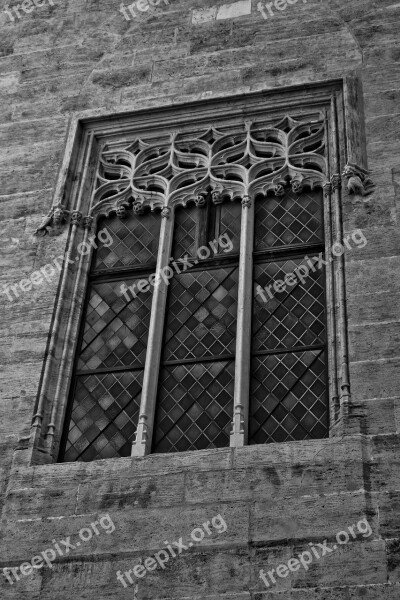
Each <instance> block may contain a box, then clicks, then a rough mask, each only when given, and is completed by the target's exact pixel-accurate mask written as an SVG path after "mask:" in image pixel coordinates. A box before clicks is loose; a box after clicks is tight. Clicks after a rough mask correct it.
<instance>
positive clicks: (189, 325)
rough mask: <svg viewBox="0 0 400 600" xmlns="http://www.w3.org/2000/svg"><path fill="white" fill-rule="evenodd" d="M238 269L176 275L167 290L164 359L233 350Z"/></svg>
mask: <svg viewBox="0 0 400 600" xmlns="http://www.w3.org/2000/svg"><path fill="white" fill-rule="evenodd" d="M237 286H238V268H237V267H235V266H233V267H221V268H217V269H209V270H208V271H191V272H190V271H189V272H187V273H181V274H180V275H177V276H176V277H175V278H174V279H173V280H172V281H171V285H170V290H169V298H168V311H167V322H166V328H165V340H164V352H163V356H164V361H170V360H188V359H199V358H210V357H214V356H219V355H223V354H233V353H234V351H235V336H236V312H237Z"/></svg>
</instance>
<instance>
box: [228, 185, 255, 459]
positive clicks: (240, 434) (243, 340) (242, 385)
mask: <svg viewBox="0 0 400 600" xmlns="http://www.w3.org/2000/svg"><path fill="white" fill-rule="evenodd" d="M253 238H254V200H250V198H249V197H248V196H244V198H243V200H242V221H241V231H240V258H239V289H238V312H237V333H236V362H235V391H234V414H233V422H232V432H231V440H230V445H231V446H233V447H240V446H244V445H245V444H247V439H248V420H249V418H248V415H249V393H250V352H249V349H250V345H251V311H252V297H253Z"/></svg>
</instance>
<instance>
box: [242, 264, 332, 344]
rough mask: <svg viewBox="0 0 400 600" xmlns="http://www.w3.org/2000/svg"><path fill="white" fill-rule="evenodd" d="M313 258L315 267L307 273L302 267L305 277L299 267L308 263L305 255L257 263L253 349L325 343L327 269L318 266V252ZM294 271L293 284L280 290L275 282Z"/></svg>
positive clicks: (255, 271) (290, 279)
mask: <svg viewBox="0 0 400 600" xmlns="http://www.w3.org/2000/svg"><path fill="white" fill-rule="evenodd" d="M321 257H322V256H321ZM310 258H311V261H312V265H313V268H314V269H315V271H314V272H313V271H312V270H311V269H310V268H309V267H308V268H309V274H308V275H307V276H306V277H305V276H304V273H305V271H304V270H300V271H298V273H300V275H302V281H301V280H300V279H299V278H297V277H296V269H298V268H299V267H300V265H307V261H306V260H305V258H304V257H302V258H288V259H287V260H280V261H276V262H268V263H264V264H256V265H255V267H254V298H255V300H254V307H253V352H258V351H262V350H275V349H277V348H287V349H289V348H293V347H296V346H311V345H314V344H324V343H325V270H324V269H322V268H318V264H319V257H318V255H312V254H311V255H310ZM292 274H293V277H291V278H288V280H287V281H289V282H293V285H287V284H284V285H285V288H286V289H284V290H283V291H281V292H276V291H275V289H274V287H273V285H274V283H275V282H278V281H281V282H283V283H284V280H285V277H286V276H288V277H289V276H290V275H292ZM258 286H261V288H263V291H262V294H263V295H261V294H260V293H259V291H260V290H259V288H258ZM271 296H272V297H271ZM266 300H267V301H266Z"/></svg>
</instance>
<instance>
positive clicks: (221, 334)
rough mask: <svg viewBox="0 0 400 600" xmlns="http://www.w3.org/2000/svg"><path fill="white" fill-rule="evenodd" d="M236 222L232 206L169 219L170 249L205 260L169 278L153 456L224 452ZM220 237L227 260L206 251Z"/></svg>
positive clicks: (237, 210) (229, 410) (236, 205)
mask: <svg viewBox="0 0 400 600" xmlns="http://www.w3.org/2000/svg"><path fill="white" fill-rule="evenodd" d="M240 218H241V204H240V202H226V203H223V204H221V205H217V206H215V205H212V204H211V203H210V202H207V205H206V206H204V207H201V208H200V207H196V208H195V207H193V208H189V210H187V209H186V210H177V212H176V220H175V232H174V238H175V248H178V247H179V251H180V252H181V253H182V255H184V254H185V253H188V254H189V255H190V256H191V257H192V258H194V257H195V255H196V252H197V249H198V248H200V247H201V246H203V245H204V246H208V248H209V249H210V251H211V252H210V257H209V258H208V259H207V260H204V261H202V260H199V262H198V263H197V264H196V265H194V266H193V267H192V269H190V271H186V272H182V273H180V274H177V275H175V277H174V278H173V280H172V281H171V284H170V286H169V291H168V301H167V317H166V323H165V328H164V343H163V351H162V362H161V369H160V379H159V389H158V397H157V410H156V419H155V427H154V437H153V451H154V452H160V453H161V452H182V451H185V450H201V449H206V448H221V447H225V446H229V434H230V430H231V422H232V418H233V390H234V379H235V343H236V315H237V292H238V273H239V268H238V252H239V243H240ZM224 234H225V235H224ZM220 236H224V237H223V238H222V239H223V243H224V244H225V248H227V245H226V240H227V239H228V237H229V240H230V241H231V242H232V246H233V247H232V249H231V251H230V252H228V253H227V252H224V249H223V247H221V245H218V247H217V246H215V248H216V252H215V253H214V251H213V250H211V247H210V244H209V243H210V242H213V241H214V240H217V241H218V239H219V238H220ZM225 236H227V237H225ZM177 255H179V254H174V257H175V256H177ZM202 263H203V264H202Z"/></svg>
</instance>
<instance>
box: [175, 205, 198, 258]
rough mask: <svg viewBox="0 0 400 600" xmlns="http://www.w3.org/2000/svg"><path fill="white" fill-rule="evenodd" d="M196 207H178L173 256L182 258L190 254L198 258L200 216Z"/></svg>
mask: <svg viewBox="0 0 400 600" xmlns="http://www.w3.org/2000/svg"><path fill="white" fill-rule="evenodd" d="M199 210H201V209H198V208H197V207H196V206H188V207H187V208H180V207H178V208H177V209H176V211H175V229H174V245H173V251H172V256H173V257H174V258H182V257H183V256H185V254H188V255H189V256H191V257H192V258H194V257H195V256H196V250H197V248H196V224H197V219H198V216H199Z"/></svg>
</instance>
